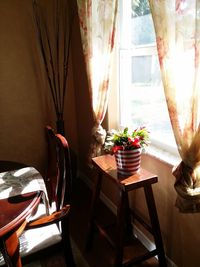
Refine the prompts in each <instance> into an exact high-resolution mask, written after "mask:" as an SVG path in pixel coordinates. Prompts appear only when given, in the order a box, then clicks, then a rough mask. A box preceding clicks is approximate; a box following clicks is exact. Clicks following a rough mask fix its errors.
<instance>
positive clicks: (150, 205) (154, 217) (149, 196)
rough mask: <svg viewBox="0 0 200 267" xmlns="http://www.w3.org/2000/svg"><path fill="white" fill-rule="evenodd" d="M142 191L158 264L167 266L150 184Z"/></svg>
mask: <svg viewBox="0 0 200 267" xmlns="http://www.w3.org/2000/svg"><path fill="white" fill-rule="evenodd" d="M144 192H145V196H146V202H147V206H148V211H149V216H150V220H151V225H152V230H153V235H154V240H155V245H156V250H157V253H158V260H159V265H160V266H161V267H167V263H166V258H165V252H164V248H163V242H162V236H161V231H160V224H159V221H158V215H157V210H156V205H155V200H154V196H153V191H152V187H151V185H145V186H144Z"/></svg>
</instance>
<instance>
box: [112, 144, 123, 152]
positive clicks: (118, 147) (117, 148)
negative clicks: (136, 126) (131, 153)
mask: <svg viewBox="0 0 200 267" xmlns="http://www.w3.org/2000/svg"><path fill="white" fill-rule="evenodd" d="M118 150H123V146H114V147H113V148H112V152H113V153H117V151H118Z"/></svg>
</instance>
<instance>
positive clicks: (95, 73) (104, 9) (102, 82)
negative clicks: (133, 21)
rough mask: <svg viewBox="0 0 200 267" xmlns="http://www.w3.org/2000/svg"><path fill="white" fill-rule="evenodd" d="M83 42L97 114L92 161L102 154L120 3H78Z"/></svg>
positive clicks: (94, 0)
mask: <svg viewBox="0 0 200 267" xmlns="http://www.w3.org/2000/svg"><path fill="white" fill-rule="evenodd" d="M77 5H78V14H79V22H80V31H81V39H82V46H83V53H84V57H85V64H86V70H87V76H88V84H89V90H90V98H91V105H92V109H93V115H94V127H93V130H92V143H91V148H90V158H92V157H94V156H98V155H100V154H101V150H102V145H103V144H104V141H105V136H106V131H105V130H104V129H103V128H102V126H101V123H102V121H103V119H104V116H105V113H106V110H107V104H108V94H109V75H110V64H111V56H112V51H113V47H114V39H115V23H116V15H117V0H106V1H105V0H77Z"/></svg>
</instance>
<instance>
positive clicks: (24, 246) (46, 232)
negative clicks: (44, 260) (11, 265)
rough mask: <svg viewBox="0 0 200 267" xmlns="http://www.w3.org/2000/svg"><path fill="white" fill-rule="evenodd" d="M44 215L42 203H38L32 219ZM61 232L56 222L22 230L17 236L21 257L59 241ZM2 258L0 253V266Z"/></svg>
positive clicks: (2, 262) (44, 209)
mask: <svg viewBox="0 0 200 267" xmlns="http://www.w3.org/2000/svg"><path fill="white" fill-rule="evenodd" d="M43 215H46V208H45V205H44V204H43V203H40V205H39V207H38V209H37V212H36V214H35V215H34V216H32V217H31V220H32V219H36V218H40V217H42V216H43ZM61 240H62V238H61V233H60V230H59V228H58V226H57V224H56V223H54V224H51V225H48V226H44V227H40V228H35V229H29V230H27V231H24V232H23V233H22V235H21V236H20V237H19V242H20V255H21V257H25V256H28V255H30V254H33V253H35V252H37V251H40V250H42V249H45V248H47V247H50V246H52V245H55V244H57V243H59V242H61ZM4 264H5V263H4V259H3V256H2V254H1V253H0V266H2V265H4Z"/></svg>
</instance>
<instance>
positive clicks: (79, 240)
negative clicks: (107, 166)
mask: <svg viewBox="0 0 200 267" xmlns="http://www.w3.org/2000/svg"><path fill="white" fill-rule="evenodd" d="M90 204H91V190H90V189H89V188H88V186H86V184H85V183H84V182H83V181H82V180H81V179H79V178H77V179H76V181H75V183H74V185H73V197H72V212H71V224H70V226H71V228H70V230H71V233H72V238H73V240H74V241H75V243H76V245H77V246H78V248H79V250H80V251H81V253H82V255H83V257H84V259H85V261H86V262H87V263H88V265H89V267H111V266H112V263H113V255H114V251H113V249H112V247H111V246H110V244H109V243H108V242H107V241H106V240H105V239H103V238H102V237H99V235H96V236H95V240H94V244H93V247H92V249H91V251H89V252H86V250H85V241H86V234H87V224H88V218H89V210H90ZM109 216H111V217H112V214H110V212H109V211H108V210H105V211H104V214H103V217H104V218H105V217H106V218H107V217H109ZM140 250H141V248H140V247H137V248H136V250H135V251H134V253H140V252H141V251H140ZM127 255H128V254H127ZM131 255H132V254H131ZM135 266H138V267H139V266H140V267H158V266H159V264H158V262H157V260H156V259H155V258H152V259H150V260H148V261H145V262H143V263H142V264H140V265H135ZM60 267H61V266H60ZM77 267H82V266H77Z"/></svg>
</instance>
